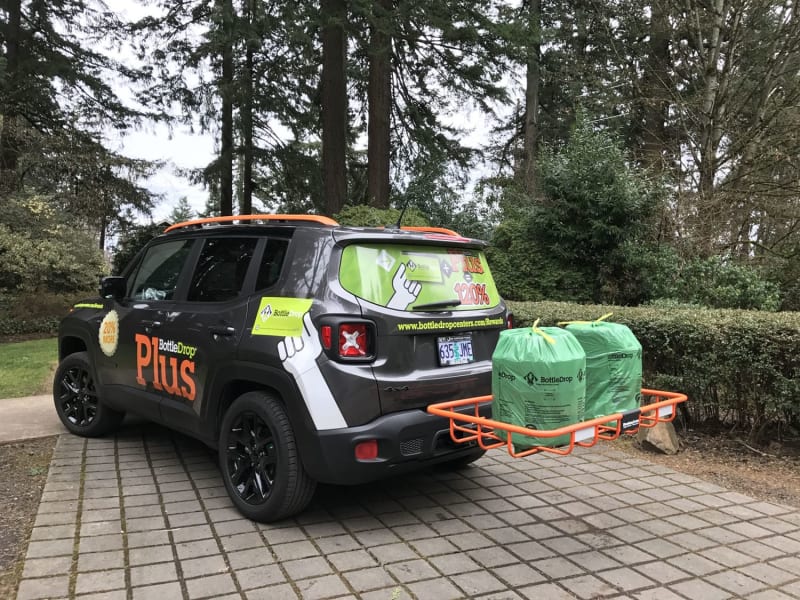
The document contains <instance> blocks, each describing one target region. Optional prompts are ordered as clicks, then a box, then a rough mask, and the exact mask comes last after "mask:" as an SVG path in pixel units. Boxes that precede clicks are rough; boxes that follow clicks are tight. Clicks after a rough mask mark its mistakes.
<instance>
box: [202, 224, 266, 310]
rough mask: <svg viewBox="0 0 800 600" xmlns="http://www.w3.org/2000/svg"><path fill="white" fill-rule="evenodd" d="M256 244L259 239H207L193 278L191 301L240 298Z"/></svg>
mask: <svg viewBox="0 0 800 600" xmlns="http://www.w3.org/2000/svg"><path fill="white" fill-rule="evenodd" d="M256 242H257V240H256V238H210V239H207V240H206V241H205V244H204V245H203V250H202V252H201V253H200V259H199V260H198V262H197V267H196V268H195V271H194V274H193V275H192V283H191V284H190V285H189V293H188V295H187V299H188V300H189V301H194V302H223V301H225V300H231V299H233V298H236V297H237V296H238V295H239V293H240V292H241V291H242V287H243V286H244V278H245V275H247V268H248V267H249V266H250V259H252V258H253V251H254V250H255V247H256Z"/></svg>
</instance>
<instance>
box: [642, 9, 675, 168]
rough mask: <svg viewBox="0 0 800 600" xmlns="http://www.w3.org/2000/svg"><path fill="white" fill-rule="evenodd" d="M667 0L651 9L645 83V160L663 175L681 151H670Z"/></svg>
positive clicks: (643, 82) (643, 84)
mask: <svg viewBox="0 0 800 600" xmlns="http://www.w3.org/2000/svg"><path fill="white" fill-rule="evenodd" d="M664 1H665V0H656V1H655V2H653V3H652V5H651V9H650V10H651V17H650V47H649V49H648V55H647V61H646V63H645V71H644V75H643V81H642V93H643V95H644V98H643V99H642V100H643V103H644V110H643V117H644V118H643V131H642V159H643V162H644V164H645V166H647V167H649V168H650V169H651V170H652V171H653V172H654V173H661V172H663V170H664V167H665V151H666V153H667V155H669V154H671V153H672V151H674V152H675V153H677V149H672V148H668V147H667V135H666V121H667V111H668V109H669V88H668V86H667V84H666V81H665V77H667V73H668V72H669V69H670V56H669V44H670V32H671V28H670V26H669V21H668V18H667V10H666V7H665V6H664Z"/></svg>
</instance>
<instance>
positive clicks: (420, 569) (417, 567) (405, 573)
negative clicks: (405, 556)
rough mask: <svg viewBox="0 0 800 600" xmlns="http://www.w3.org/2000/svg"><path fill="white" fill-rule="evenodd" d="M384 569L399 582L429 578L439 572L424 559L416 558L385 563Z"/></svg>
mask: <svg viewBox="0 0 800 600" xmlns="http://www.w3.org/2000/svg"><path fill="white" fill-rule="evenodd" d="M385 569H386V570H387V571H388V572H389V573H391V574H392V575H393V576H394V578H395V579H397V580H398V581H399V582H401V583H409V582H412V581H420V580H422V579H430V578H432V577H436V576H438V575H439V574H438V573H437V572H436V570H434V568H433V567H432V566H431V565H430V564H429V563H428V562H427V561H425V560H422V559H416V560H409V561H406V562H400V563H393V564H391V565H387V566H386V567H385Z"/></svg>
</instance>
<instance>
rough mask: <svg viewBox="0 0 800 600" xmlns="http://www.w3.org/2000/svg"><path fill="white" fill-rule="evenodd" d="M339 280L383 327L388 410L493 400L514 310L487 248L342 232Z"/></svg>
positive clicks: (380, 355)
mask: <svg viewBox="0 0 800 600" xmlns="http://www.w3.org/2000/svg"><path fill="white" fill-rule="evenodd" d="M335 238H336V240H337V245H338V246H339V256H340V262H339V279H338V284H339V285H341V287H342V288H343V291H345V292H349V293H351V294H353V295H354V296H356V298H357V299H358V302H359V304H360V306H361V312H362V317H363V318H364V319H366V320H368V321H371V322H373V323H374V324H375V329H374V332H373V335H374V336H375V340H374V353H375V359H374V361H372V363H371V367H372V371H373V374H374V375H375V379H376V382H377V385H378V392H379V395H380V403H381V412H382V413H383V414H388V413H392V412H396V411H401V410H408V409H424V408H426V407H427V406H428V405H429V404H432V403H434V402H443V401H446V400H453V399H456V398H466V397H471V396H476V395H481V394H489V393H491V356H492V352H493V351H494V348H495V346H496V344H497V340H498V336H499V334H500V331H501V330H502V329H503V328H505V327H506V322H507V321H506V319H507V310H506V307H505V304H504V303H503V301H502V299H501V298H500V295H499V294H498V292H497V288H496V287H495V284H494V280H493V279H492V275H491V272H490V270H489V266H488V264H487V262H486V257H485V255H484V253H483V248H484V246H485V244H484V243H483V242H481V241H479V240H471V239H467V238H462V237H458V236H451V235H443V234H437V233H430V234H424V233H407V232H394V233H390V232H388V231H387V232H377V231H376V232H375V233H374V234H373V235H371V236H369V235H365V232H364V231H363V230H362V231H360V232H359V233H358V235H356V236H350V235H348V234H347V233H346V230H339V231H337V232H336V235H335Z"/></svg>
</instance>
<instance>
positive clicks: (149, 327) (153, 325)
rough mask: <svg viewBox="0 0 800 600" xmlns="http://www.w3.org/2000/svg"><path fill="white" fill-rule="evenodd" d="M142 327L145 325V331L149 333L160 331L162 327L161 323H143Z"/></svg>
mask: <svg viewBox="0 0 800 600" xmlns="http://www.w3.org/2000/svg"><path fill="white" fill-rule="evenodd" d="M141 323H142V325H144V330H145V331H146V332H147V333H150V332H151V331H153V329H158V328H159V327H161V321H142V322H141Z"/></svg>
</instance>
